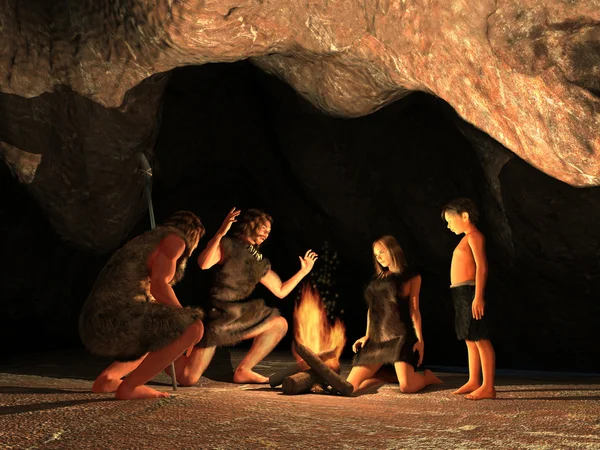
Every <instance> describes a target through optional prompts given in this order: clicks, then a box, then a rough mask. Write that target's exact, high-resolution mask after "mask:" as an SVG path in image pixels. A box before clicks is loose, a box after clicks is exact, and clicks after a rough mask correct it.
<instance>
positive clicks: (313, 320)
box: [294, 284, 346, 359]
mask: <svg viewBox="0 0 600 450" xmlns="http://www.w3.org/2000/svg"><path fill="white" fill-rule="evenodd" d="M294 328H295V339H296V342H299V343H301V344H303V345H305V346H306V347H308V348H309V349H311V350H312V351H313V352H315V353H320V352H323V351H326V350H331V349H332V348H334V347H335V349H336V358H337V359H339V357H340V355H341V353H342V350H343V349H344V345H345V344H346V328H345V327H344V324H343V323H342V321H341V320H340V319H339V318H336V319H335V322H334V324H333V326H332V325H331V324H330V323H329V320H327V313H326V310H325V305H324V304H323V301H322V300H321V296H320V295H319V291H317V289H316V288H313V287H311V286H310V285H309V284H304V285H303V286H302V295H301V297H300V301H299V302H297V303H296V306H295V307H294ZM296 358H297V359H300V358H299V357H298V356H297V355H296Z"/></svg>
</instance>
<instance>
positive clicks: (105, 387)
mask: <svg viewBox="0 0 600 450" xmlns="http://www.w3.org/2000/svg"><path fill="white" fill-rule="evenodd" d="M122 382H123V380H121V379H118V380H115V379H110V378H105V377H98V378H96V381H94V384H93V385H92V392H94V393H96V394H100V393H106V392H117V389H119V386H120V385H121V383H122Z"/></svg>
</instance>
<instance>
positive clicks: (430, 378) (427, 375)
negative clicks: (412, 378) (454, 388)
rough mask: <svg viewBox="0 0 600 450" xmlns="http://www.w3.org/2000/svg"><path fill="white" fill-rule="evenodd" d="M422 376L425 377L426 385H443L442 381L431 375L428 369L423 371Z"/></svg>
mask: <svg viewBox="0 0 600 450" xmlns="http://www.w3.org/2000/svg"><path fill="white" fill-rule="evenodd" d="M423 376H424V377H425V382H426V383H427V385H430V384H442V383H443V381H442V380H440V379H439V378H438V377H436V376H435V375H434V374H433V372H432V371H431V370H429V369H425V371H424V372H423Z"/></svg>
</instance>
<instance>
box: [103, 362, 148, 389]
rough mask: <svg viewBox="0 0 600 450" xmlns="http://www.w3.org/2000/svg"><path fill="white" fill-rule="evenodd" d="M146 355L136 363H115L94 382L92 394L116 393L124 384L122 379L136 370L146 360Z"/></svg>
mask: <svg viewBox="0 0 600 450" xmlns="http://www.w3.org/2000/svg"><path fill="white" fill-rule="evenodd" d="M146 355H147V354H146ZM146 355H144V356H142V357H141V358H139V359H137V360H135V361H127V362H121V361H115V362H113V363H112V364H111V365H110V366H108V367H107V368H106V369H104V370H103V371H102V372H100V375H98V378H96V381H94V384H93V385H92V392H95V393H101V392H116V391H117V388H118V387H119V385H120V384H121V382H122V380H121V378H123V377H124V376H125V375H127V374H129V373H130V372H132V371H133V370H135V369H136V368H137V367H138V366H139V365H140V364H141V362H142V361H143V360H144V358H145V357H146Z"/></svg>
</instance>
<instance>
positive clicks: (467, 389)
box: [453, 381, 481, 395]
mask: <svg viewBox="0 0 600 450" xmlns="http://www.w3.org/2000/svg"><path fill="white" fill-rule="evenodd" d="M480 387H481V385H480V384H479V383H477V382H472V381H467V383H466V384H464V385H462V386H461V387H459V388H458V389H457V390H455V391H454V392H453V394H456V395H458V394H469V393H471V392H473V391H476V390H477V389H479V388H480Z"/></svg>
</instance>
